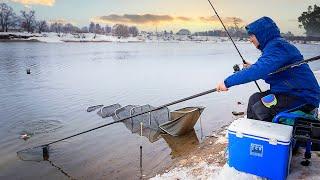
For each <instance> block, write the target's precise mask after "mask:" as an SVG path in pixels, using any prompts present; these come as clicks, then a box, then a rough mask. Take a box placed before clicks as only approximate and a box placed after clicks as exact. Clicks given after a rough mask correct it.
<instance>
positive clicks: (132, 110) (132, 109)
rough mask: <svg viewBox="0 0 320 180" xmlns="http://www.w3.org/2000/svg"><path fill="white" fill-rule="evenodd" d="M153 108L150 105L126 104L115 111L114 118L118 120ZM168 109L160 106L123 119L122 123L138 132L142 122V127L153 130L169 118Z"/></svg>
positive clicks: (157, 128)
mask: <svg viewBox="0 0 320 180" xmlns="http://www.w3.org/2000/svg"><path fill="white" fill-rule="evenodd" d="M153 109H155V107H153V106H150V105H143V106H136V105H128V106H125V107H123V108H121V109H118V110H117V111H116V114H115V116H114V120H115V121H118V120H120V119H123V118H127V117H130V116H134V115H137V114H140V113H142V112H147V111H150V110H153ZM169 115H170V111H169V109H168V108H162V109H159V110H155V111H153V112H150V113H145V114H141V115H138V116H136V117H133V118H130V119H127V120H125V121H124V122H123V123H124V124H126V126H127V128H129V129H130V130H132V132H138V131H139V130H140V123H141V122H142V123H143V127H146V128H150V129H153V130H159V125H160V124H162V123H164V122H167V121H168V120H169Z"/></svg>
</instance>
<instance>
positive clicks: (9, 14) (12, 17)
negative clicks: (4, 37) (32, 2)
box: [0, 3, 17, 32]
mask: <svg viewBox="0 0 320 180" xmlns="http://www.w3.org/2000/svg"><path fill="white" fill-rule="evenodd" d="M16 20H17V17H16V14H15V13H14V12H13V9H12V7H10V6H8V5H7V4H6V3H0V24H1V31H2V32H8V29H9V27H13V26H14V25H15V22H16Z"/></svg>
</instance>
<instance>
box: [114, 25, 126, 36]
mask: <svg viewBox="0 0 320 180" xmlns="http://www.w3.org/2000/svg"><path fill="white" fill-rule="evenodd" d="M113 34H114V35H116V36H118V37H119V38H120V37H129V28H128V26H126V25H123V24H116V25H114V26H113Z"/></svg>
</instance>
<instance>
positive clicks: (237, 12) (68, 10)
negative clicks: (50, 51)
mask: <svg viewBox="0 0 320 180" xmlns="http://www.w3.org/2000/svg"><path fill="white" fill-rule="evenodd" d="M0 1H2V2H6V3H8V4H9V5H10V6H12V7H13V8H14V10H15V11H16V12H19V11H20V10H22V9H25V8H28V9H30V8H31V9H34V10H35V11H36V15H37V18H38V19H39V20H40V19H45V20H47V21H50V22H53V21H57V20H59V21H62V22H70V23H72V24H74V25H77V26H79V27H82V26H85V25H87V24H89V22H90V21H94V22H96V23H99V24H101V25H102V24H108V25H110V26H112V25H113V24H116V23H122V24H127V25H135V26H138V28H139V29H140V30H148V31H156V30H158V31H161V30H173V31H175V32H176V31H177V30H179V29H181V28H187V29H189V30H191V31H192V32H195V31H205V30H212V29H221V28H222V27H221V25H220V23H219V22H218V19H217V18H216V17H213V15H214V12H213V10H212V9H211V7H210V5H209V3H208V1H207V0H0ZM212 3H213V5H214V6H215V8H216V9H217V11H218V13H219V15H220V16H221V17H222V18H223V21H224V22H225V23H226V24H229V25H231V24H232V22H233V18H238V20H239V21H240V22H242V25H245V24H248V23H250V22H251V21H253V20H255V19H257V18H259V17H262V16H269V17H271V18H273V19H274V20H275V21H276V23H277V24H278V25H279V27H280V29H281V31H282V32H287V31H291V32H293V33H294V34H295V35H302V34H303V33H304V30H303V29H299V27H298V26H299V23H298V20H297V18H298V17H299V16H300V15H301V13H302V12H303V11H306V10H307V8H308V6H309V5H312V6H313V5H314V4H317V5H320V1H319V0H307V1H306V0H268V1H265V0H214V1H212Z"/></svg>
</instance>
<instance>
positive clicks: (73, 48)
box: [0, 43, 320, 179]
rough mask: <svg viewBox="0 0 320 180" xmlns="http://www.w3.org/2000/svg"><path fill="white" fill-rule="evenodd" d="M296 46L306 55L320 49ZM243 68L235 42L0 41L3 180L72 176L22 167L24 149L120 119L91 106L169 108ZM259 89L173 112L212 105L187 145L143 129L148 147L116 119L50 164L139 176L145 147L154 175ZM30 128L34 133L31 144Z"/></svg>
mask: <svg viewBox="0 0 320 180" xmlns="http://www.w3.org/2000/svg"><path fill="white" fill-rule="evenodd" d="M298 48H299V49H300V50H301V51H302V53H303V55H304V57H305V58H309V57H312V56H316V55H318V54H317V53H318V52H319V45H298ZM239 49H240V51H241V52H244V57H245V59H246V60H248V61H251V62H254V61H255V59H256V58H257V57H259V54H260V53H259V51H257V50H256V49H255V48H254V47H253V46H252V45H250V44H245V43H241V44H239ZM240 62H241V59H239V57H238V54H237V53H236V52H235V51H234V49H233V47H232V44H231V43H85V44H84V43H60V44H55V43H52V44H50V43H0V82H1V83H0V99H1V101H0V107H1V108H0V179H44V178H46V179H68V177H66V176H65V175H63V174H62V173H59V172H57V169H56V168H53V167H52V166H50V165H48V162H39V163H38V162H37V163H33V162H24V161H20V160H19V159H18V158H17V157H16V152H17V151H19V150H21V149H25V148H28V147H35V146H38V145H41V144H46V143H48V142H51V141H54V140H57V139H60V138H63V137H66V136H69V135H72V134H75V133H78V132H81V131H85V130H87V129H91V128H94V127H97V126H99V125H102V124H105V123H108V122H112V121H113V119H112V118H111V117H109V118H104V119H102V118H100V117H98V116H97V115H96V114H95V113H87V112H86V109H87V107H89V106H91V105H97V104H107V105H108V104H115V103H119V104H152V105H154V106H158V105H161V104H165V103H168V102H171V101H173V100H176V99H180V98H183V97H187V96H190V95H193V94H196V93H199V92H202V91H205V90H208V89H212V88H214V87H215V84H216V83H217V82H219V81H221V80H223V79H224V78H225V77H226V76H227V75H229V74H231V73H232V71H233V70H232V66H233V65H234V64H238V63H240ZM319 67H320V66H319V63H312V68H314V69H317V68H319ZM27 68H30V70H31V74H30V75H27V74H26V69H27ZM259 84H260V85H261V86H262V88H263V89H264V90H265V89H267V88H268V87H267V86H265V85H264V84H263V83H262V82H259ZM256 91H257V89H256V87H255V85H254V84H253V83H250V84H247V85H243V86H238V87H234V88H231V89H230V91H229V92H228V93H214V94H211V95H207V96H203V97H200V98H197V99H194V100H191V101H187V102H184V103H182V104H178V105H176V106H173V107H170V109H171V108H172V109H179V108H181V107H186V106H205V107H207V108H206V110H205V111H204V112H203V113H202V121H201V122H202V129H203V131H201V128H200V124H199V121H198V123H197V124H196V125H195V131H194V133H195V134H193V135H190V137H188V136H186V137H185V140H184V139H182V140H181V139H180V137H179V138H177V140H175V139H176V138H173V139H174V140H172V139H171V138H172V137H165V135H160V136H157V135H156V134H154V133H152V132H149V133H147V132H145V134H146V135H148V136H149V137H150V139H151V140H150V141H149V139H146V138H140V136H139V135H138V134H132V132H131V131H130V130H129V129H127V128H125V127H126V126H125V125H124V124H123V123H118V124H114V125H112V126H108V127H106V128H102V129H99V130H97V131H94V132H92V133H88V134H86V135H83V136H79V137H75V138H72V139H69V140H67V141H63V142H61V143H58V144H55V145H53V146H51V147H50V161H52V162H54V164H55V165H57V167H60V168H61V169H63V170H64V171H65V172H67V173H68V174H69V175H72V177H73V178H77V179H138V178H139V177H140V175H139V174H140V170H139V151H140V150H139V146H140V144H142V146H143V162H144V169H143V170H144V172H143V173H144V174H145V175H147V177H150V176H152V175H154V174H155V173H156V172H158V171H160V170H162V169H163V167H165V166H166V165H167V164H168V163H170V162H171V161H172V157H176V156H179V155H180V154H181V152H183V151H181V150H183V149H192V147H193V145H196V144H197V143H199V142H198V141H199V140H196V138H197V139H199V138H198V137H199V136H200V134H201V132H203V135H201V136H206V135H208V134H209V133H210V132H212V131H213V130H216V129H218V128H220V127H221V126H223V125H225V124H227V123H229V121H231V120H232V118H231V117H232V115H231V112H232V111H233V110H234V107H235V106H237V105H236V102H237V101H241V102H244V103H246V102H247V99H248V97H249V96H250V94H252V93H254V92H256ZM22 132H26V133H33V134H34V135H33V136H32V137H31V138H30V139H29V140H28V141H24V140H22V139H20V134H21V133H22ZM194 135H196V136H197V137H195V136H194ZM181 138H182V137H181ZM151 142H152V143H151ZM179 143H182V144H183V145H179ZM188 144H189V145H190V148H188V147H185V146H184V145H186V146H188ZM175 145H178V146H177V147H174V146H175ZM180 147H184V148H183V149H181V150H180V149H179V148H180ZM170 154H171V155H170ZM182 154H183V153H182ZM39 169H41V171H39ZM17 172H18V173H17Z"/></svg>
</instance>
